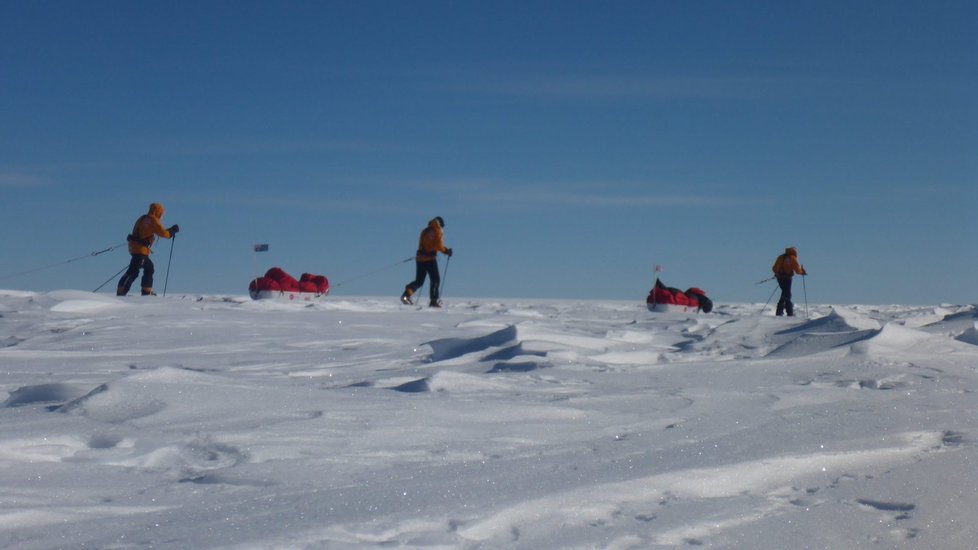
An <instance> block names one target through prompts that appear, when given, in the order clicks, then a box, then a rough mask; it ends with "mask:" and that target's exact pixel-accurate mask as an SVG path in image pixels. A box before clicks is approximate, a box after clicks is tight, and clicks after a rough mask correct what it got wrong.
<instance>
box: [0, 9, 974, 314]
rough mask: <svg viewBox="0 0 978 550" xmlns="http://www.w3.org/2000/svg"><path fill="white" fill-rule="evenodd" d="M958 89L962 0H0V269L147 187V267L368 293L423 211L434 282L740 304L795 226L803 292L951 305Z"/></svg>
mask: <svg viewBox="0 0 978 550" xmlns="http://www.w3.org/2000/svg"><path fill="white" fill-rule="evenodd" d="M976 97H978V3H976V2H970V1H967V2H956V1H942V2H932V1H917V2H912V1H911V2H908V1H894V2H869V1H852V0H846V1H810V2H809V1H802V2H784V1H769V2H767V1H765V2H729V1H702V2H675V1H667V2H666V1H663V2H659V1H651V0H648V1H635V2H632V1H616V2H602V1H593V2H580V1H553V2H535V1H526V0H520V1H515V2H510V1H502V2H500V1H493V2H474V1H472V2H469V1H463V2H426V1H411V2H394V1H356V2H352V1H351V2H327V1H320V2H312V1H310V2H264V1H263V2H254V1H226V2H219V1H204V2H183V1H167V2H155V1H154V2H149V1H145V2H143V1H139V2H131V1H114V2H107V1H94V2H75V1H63V2H52V1H43V0H42V1H31V2H26V1H24V2H16V1H8V2H2V3H0V197H2V201H0V204H2V206H0V209H2V210H0V214H2V218H0V219H2V221H3V230H2V231H0V277H3V276H4V275H7V274H10V273H16V272H19V271H21V270H26V269H31V268H34V267H38V266H44V265H48V264H51V263H56V262H59V261H62V260H66V259H70V258H75V257H78V256H80V255H85V254H87V253H89V252H91V251H96V250H101V249H103V248H106V247H109V246H113V245H116V244H120V243H122V242H124V240H125V235H126V234H127V233H128V232H129V230H130V229H131V226H132V223H133V222H134V221H135V219H136V218H137V217H138V216H139V215H141V214H142V213H144V212H145V210H146V208H147V206H148V205H149V203H150V202H154V201H155V202H161V203H163V204H164V206H165V207H166V209H167V213H166V215H165V217H164V220H163V221H164V223H165V224H167V225H169V224H172V223H179V224H180V225H181V228H182V230H183V231H182V232H181V233H180V236H179V238H178V239H177V241H176V242H175V243H174V245H173V249H172V252H173V262H172V264H171V265H170V278H169V283H168V285H169V287H168V293H174V292H176V293H234V294H244V293H246V285H247V282H248V280H249V278H250V277H251V276H252V275H253V274H254V272H255V271H264V269H266V268H267V267H270V266H273V265H278V266H281V267H283V268H284V269H286V270H287V271H290V272H292V273H294V274H296V275H297V274H299V273H302V272H304V271H308V272H314V273H322V274H325V275H327V276H328V277H329V278H330V280H331V281H332V282H333V283H334V284H336V283H344V284H343V285H341V286H338V287H335V288H334V293H335V294H336V295H390V296H391V297H392V299H395V298H396V297H397V295H399V294H400V292H401V290H402V289H403V286H404V284H405V283H407V282H408V281H409V280H411V279H412V278H413V275H414V273H413V270H414V266H413V264H410V263H408V264H403V265H399V266H396V267H393V268H391V269H387V270H383V271H379V272H377V270H382V269H383V268H386V267H389V266H391V265H392V264H395V263H397V262H398V261H400V260H402V259H405V258H407V257H410V256H411V255H412V253H413V251H414V249H415V246H416V244H417V235H418V232H419V231H420V230H421V228H422V227H423V226H424V224H425V222H427V220H429V219H430V218H432V217H434V216H436V215H440V216H442V217H444V218H445V220H446V222H447V224H446V228H445V230H446V241H447V244H448V245H449V246H451V247H453V248H454V250H455V252H456V254H455V256H454V257H453V258H452V260H451V263H450V266H449V273H448V276H447V280H446V288H445V291H446V298H447V299H450V298H451V297H452V296H466V297H501V298H511V297H540V298H574V297H580V298H593V299H626V300H627V299H634V300H637V301H641V300H644V298H645V294H646V293H647V291H648V289H649V287H650V286H651V283H652V280H653V272H652V270H653V267H654V266H655V265H656V264H661V265H662V266H663V268H664V271H663V273H662V278H663V280H664V281H665V282H666V283H668V284H670V285H672V286H679V287H683V288H685V287H688V286H698V287H701V288H703V289H705V290H706V291H707V293H708V294H709V295H711V296H712V297H713V298H714V299H716V300H718V301H721V302H722V301H738V302H743V301H755V302H763V301H764V300H765V299H767V297H768V295H769V293H770V291H771V290H772V289H773V286H770V285H771V284H773V283H769V284H768V286H755V283H756V282H757V281H759V280H761V279H764V278H766V277H767V276H769V274H770V266H771V264H772V262H773V261H774V258H775V256H776V255H777V254H778V253H779V252H781V251H782V250H783V249H784V247H785V246H797V247H798V248H799V250H800V259H801V261H802V263H803V264H804V265H805V266H806V267H807V268H808V270H809V272H810V276H809V277H808V278H807V280H806V286H805V290H807V294H808V298H809V300H811V301H812V302H813V303H815V302H817V303H907V304H938V303H956V304H966V303H975V302H978V290H976V289H978V259H976V248H978V247H976V244H978V243H976V239H978V222H976V221H975V218H976V213H975V212H976V207H978V181H976V179H978V178H976V176H978V156H976V153H978V104H976ZM255 243H269V244H270V251H269V252H268V253H266V254H261V255H258V254H254V253H253V252H252V249H251V246H252V245H253V244H255ZM170 251H171V248H170V243H169V242H164V243H162V244H161V245H160V246H159V247H158V251H157V253H156V254H155V255H154V258H155V260H156V264H157V271H158V278H157V284H156V287H157V289H160V288H161V287H162V284H163V277H164V274H165V271H166V266H167V258H168V254H169V253H170ZM127 262H128V255H127V253H126V252H125V250H124V249H119V250H117V251H115V252H112V253H109V254H103V255H100V256H97V257H94V258H86V259H84V260H80V261H77V262H72V263H70V264H66V265H63V266H60V267H58V268H55V269H49V270H43V271H40V272H37V273H34V274H31V275H29V276H20V277H13V278H9V277H8V278H5V279H0V288H15V289H27V290H49V289H59V288H80V289H89V290H90V289H92V288H94V287H96V286H97V285H99V284H101V283H102V282H103V281H104V280H106V279H107V278H109V276H110V275H112V274H113V273H115V272H116V271H117V270H119V269H121V268H123V267H124V266H125V265H126V263H127ZM441 265H442V269H444V267H445V262H444V260H442V261H441ZM368 274H369V275H368ZM365 275H366V276H365ZM114 284H115V282H114V281H113V282H112V283H110V284H109V285H108V286H107V287H106V289H110V288H111V287H112V286H114ZM798 290H801V289H798ZM798 294H799V295H800V294H801V293H798Z"/></svg>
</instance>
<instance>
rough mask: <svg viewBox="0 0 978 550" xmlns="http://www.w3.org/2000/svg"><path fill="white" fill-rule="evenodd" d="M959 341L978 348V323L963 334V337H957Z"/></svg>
mask: <svg viewBox="0 0 978 550" xmlns="http://www.w3.org/2000/svg"><path fill="white" fill-rule="evenodd" d="M957 340H958V341H960V342H964V343H966V344H971V345H973V346H978V323H975V324H974V326H972V327H971V328H969V329H967V330H965V331H964V332H962V333H961V335H960V336H958V337H957Z"/></svg>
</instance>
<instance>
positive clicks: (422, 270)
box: [401, 262, 428, 303]
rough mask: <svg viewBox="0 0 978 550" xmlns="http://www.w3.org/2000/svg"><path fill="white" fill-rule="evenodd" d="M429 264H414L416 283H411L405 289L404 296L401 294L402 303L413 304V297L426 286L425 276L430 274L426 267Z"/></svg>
mask: <svg viewBox="0 0 978 550" xmlns="http://www.w3.org/2000/svg"><path fill="white" fill-rule="evenodd" d="M426 263H427V262H415V263H414V281H411V282H410V283H408V284H407V286H405V287H404V294H401V301H402V302H404V303H411V296H412V295H413V294H414V293H415V292H417V291H418V289H419V288H421V286H422V285H424V278H425V274H426V273H427V272H428V270H427V267H426V266H425V264H426Z"/></svg>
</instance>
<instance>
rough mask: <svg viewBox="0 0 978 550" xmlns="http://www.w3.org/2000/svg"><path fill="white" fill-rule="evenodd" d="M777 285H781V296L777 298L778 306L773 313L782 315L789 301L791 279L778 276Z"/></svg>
mask: <svg viewBox="0 0 978 550" xmlns="http://www.w3.org/2000/svg"><path fill="white" fill-rule="evenodd" d="M778 286H779V287H781V297H780V298H778V308H777V310H776V311H775V313H774V314H775V315H784V310H785V308H786V307H787V306H788V304H790V303H791V279H790V278H789V277H778Z"/></svg>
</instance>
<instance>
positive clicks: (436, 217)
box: [435, 216, 445, 227]
mask: <svg viewBox="0 0 978 550" xmlns="http://www.w3.org/2000/svg"><path fill="white" fill-rule="evenodd" d="M435 221H437V222H438V225H439V226H441V227H445V220H443V219H441V216H435Z"/></svg>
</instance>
